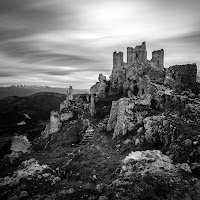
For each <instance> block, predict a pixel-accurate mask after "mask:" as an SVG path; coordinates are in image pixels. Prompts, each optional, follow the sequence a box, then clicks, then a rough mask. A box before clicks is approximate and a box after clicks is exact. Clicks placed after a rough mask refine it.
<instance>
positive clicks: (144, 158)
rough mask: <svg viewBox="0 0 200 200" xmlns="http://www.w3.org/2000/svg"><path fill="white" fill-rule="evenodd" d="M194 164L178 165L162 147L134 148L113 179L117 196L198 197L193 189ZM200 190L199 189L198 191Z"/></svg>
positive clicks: (124, 197) (153, 197)
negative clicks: (192, 171)
mask: <svg viewBox="0 0 200 200" xmlns="http://www.w3.org/2000/svg"><path fill="white" fill-rule="evenodd" d="M190 173H191V170H190V167H189V166H188V165H187V164H184V163H183V164H179V165H174V164H173V163H172V161H171V159H170V158H169V157H168V156H165V155H163V154H162V153H161V152H160V151H159V150H153V151H150V150H147V151H135V152H131V153H130V154H129V155H128V156H127V157H126V158H125V159H124V160H123V161H122V169H121V172H120V174H119V178H118V179H117V180H115V181H113V183H112V187H113V188H114V190H115V195H116V199H157V200H158V199H166V200H172V199H173V200H177V199H184V200H186V199H187V200H190V199H191V200H192V199H197V198H196V196H195V195H194V194H195V192H194V193H193V191H192V190H191V185H190V184H191V179H190V178H189V177H190ZM196 192H197V191H196Z"/></svg>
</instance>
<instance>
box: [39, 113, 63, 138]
mask: <svg viewBox="0 0 200 200" xmlns="http://www.w3.org/2000/svg"><path fill="white" fill-rule="evenodd" d="M61 126H62V123H61V121H60V115H59V112H58V111H55V110H54V111H51V116H50V122H49V123H48V124H47V126H46V128H45V130H44V131H43V132H42V137H44V138H47V137H48V136H49V135H51V134H53V133H57V132H58V131H59V130H60V128H61Z"/></svg>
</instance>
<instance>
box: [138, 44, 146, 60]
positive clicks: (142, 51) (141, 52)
mask: <svg viewBox="0 0 200 200" xmlns="http://www.w3.org/2000/svg"><path fill="white" fill-rule="evenodd" d="M135 59H136V61H140V62H146V61H147V50H146V43H145V42H143V43H142V45H139V46H136V47H135Z"/></svg>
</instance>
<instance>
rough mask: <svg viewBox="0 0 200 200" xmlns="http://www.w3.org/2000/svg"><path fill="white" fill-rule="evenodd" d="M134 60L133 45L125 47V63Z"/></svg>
mask: <svg viewBox="0 0 200 200" xmlns="http://www.w3.org/2000/svg"><path fill="white" fill-rule="evenodd" d="M134 62H135V49H134V48H133V47H127V63H128V64H132V63H134Z"/></svg>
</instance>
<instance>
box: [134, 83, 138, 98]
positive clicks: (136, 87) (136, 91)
mask: <svg viewBox="0 0 200 200" xmlns="http://www.w3.org/2000/svg"><path fill="white" fill-rule="evenodd" d="M133 89H134V91H133V94H134V95H135V96H137V95H138V92H139V89H138V86H137V85H135V86H134V88H133Z"/></svg>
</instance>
